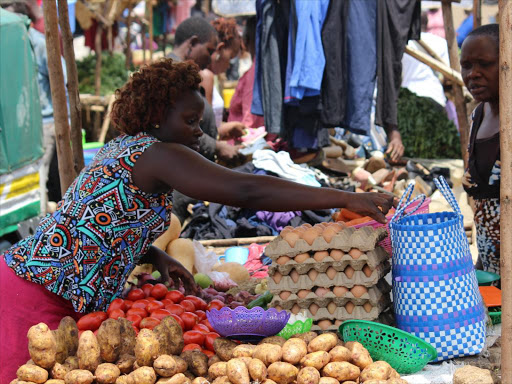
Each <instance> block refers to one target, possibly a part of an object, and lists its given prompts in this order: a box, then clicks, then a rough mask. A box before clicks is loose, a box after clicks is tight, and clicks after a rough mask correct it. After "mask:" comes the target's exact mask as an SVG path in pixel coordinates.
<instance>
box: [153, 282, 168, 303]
mask: <svg viewBox="0 0 512 384" xmlns="http://www.w3.org/2000/svg"><path fill="white" fill-rule="evenodd" d="M167 292H168V289H167V287H166V286H165V285H163V284H162V283H158V284H155V286H154V287H153V289H152V290H151V296H153V297H154V298H155V299H157V300H161V299H163V298H164V297H165V295H166V294H167Z"/></svg>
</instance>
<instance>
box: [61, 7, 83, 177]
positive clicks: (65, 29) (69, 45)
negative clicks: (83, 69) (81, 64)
mask: <svg viewBox="0 0 512 384" xmlns="http://www.w3.org/2000/svg"><path fill="white" fill-rule="evenodd" d="M58 5H59V25H60V31H61V33H62V43H63V44H62V46H63V49H64V59H65V60H66V72H67V75H68V84H67V86H68V97H69V112H70V118H71V145H72V151H73V159H74V166H75V173H76V174H79V173H80V171H81V170H82V168H83V167H84V152H83V149H82V106H81V104H80V92H79V91H78V72H77V69H76V62H75V50H74V48H73V34H72V33H71V28H70V26H69V13H68V2H67V0H59V2H58Z"/></svg>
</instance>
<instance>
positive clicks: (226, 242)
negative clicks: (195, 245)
mask: <svg viewBox="0 0 512 384" xmlns="http://www.w3.org/2000/svg"><path fill="white" fill-rule="evenodd" d="M275 238H276V237H275V236H258V237H241V238H234V239H215V240H200V241H199V242H200V243H201V244H202V245H203V246H205V247H207V246H214V247H224V246H237V245H247V244H252V243H258V244H261V243H269V242H271V241H272V240H274V239H275Z"/></svg>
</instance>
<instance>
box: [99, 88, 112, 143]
mask: <svg viewBox="0 0 512 384" xmlns="http://www.w3.org/2000/svg"><path fill="white" fill-rule="evenodd" d="M115 99H116V97H115V96H114V95H111V96H110V100H109V102H108V108H107V113H106V114H105V118H104V120H103V125H102V126H101V131H100V134H99V137H98V141H99V142H100V143H104V142H105V137H106V136H107V132H108V127H109V126H110V112H112V106H113V105H114V101H115Z"/></svg>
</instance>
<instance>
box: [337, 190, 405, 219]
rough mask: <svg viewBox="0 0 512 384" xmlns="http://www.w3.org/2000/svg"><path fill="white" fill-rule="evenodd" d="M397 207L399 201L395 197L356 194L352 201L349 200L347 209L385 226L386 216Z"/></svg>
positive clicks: (376, 194) (384, 194)
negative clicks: (392, 208)
mask: <svg viewBox="0 0 512 384" xmlns="http://www.w3.org/2000/svg"><path fill="white" fill-rule="evenodd" d="M396 205H397V200H395V198H394V196H392V195H388V194H386V193H354V194H353V195H352V196H351V198H350V199H347V204H346V205H345V208H347V209H349V210H351V211H353V212H356V213H359V214H360V215H363V216H370V217H371V218H372V219H374V220H377V221H378V222H379V223H382V224H385V223H386V222H387V220H386V214H387V213H388V212H389V210H390V209H391V207H393V206H394V207H396Z"/></svg>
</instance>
